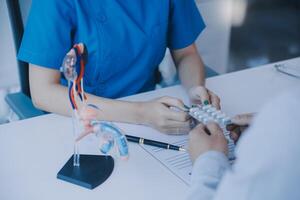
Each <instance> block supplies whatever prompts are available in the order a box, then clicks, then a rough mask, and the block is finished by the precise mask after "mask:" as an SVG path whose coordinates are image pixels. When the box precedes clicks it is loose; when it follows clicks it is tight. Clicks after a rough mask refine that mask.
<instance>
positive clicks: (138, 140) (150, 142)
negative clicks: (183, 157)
mask: <svg viewBox="0 0 300 200" xmlns="http://www.w3.org/2000/svg"><path fill="white" fill-rule="evenodd" d="M126 139H127V140H128V141H129V142H135V143H139V144H146V145H150V146H154V147H160V148H163V149H171V150H175V151H186V149H184V148H183V147H181V146H175V145H172V144H168V143H164V142H159V141H155V140H148V139H144V138H140V137H136V136H132V135H126Z"/></svg>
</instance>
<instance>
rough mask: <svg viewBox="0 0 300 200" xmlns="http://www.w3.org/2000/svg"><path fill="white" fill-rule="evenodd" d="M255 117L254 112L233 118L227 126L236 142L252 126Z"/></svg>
mask: <svg viewBox="0 0 300 200" xmlns="http://www.w3.org/2000/svg"><path fill="white" fill-rule="evenodd" d="M253 117H254V113H248V114H241V115H236V116H235V117H233V118H232V119H231V122H232V123H231V124H229V125H227V126H226V129H227V130H228V131H230V137H231V138H232V139H233V140H234V142H235V143H236V142H237V141H238V139H239V138H240V136H241V135H242V133H243V132H244V131H245V130H246V129H247V128H248V127H249V126H250V124H251V122H252V120H253Z"/></svg>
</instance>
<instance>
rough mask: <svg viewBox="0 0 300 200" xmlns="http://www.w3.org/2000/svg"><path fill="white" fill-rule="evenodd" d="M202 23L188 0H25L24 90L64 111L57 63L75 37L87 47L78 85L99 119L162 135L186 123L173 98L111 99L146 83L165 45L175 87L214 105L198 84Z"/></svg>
mask: <svg viewBox="0 0 300 200" xmlns="http://www.w3.org/2000/svg"><path fill="white" fill-rule="evenodd" d="M204 28H205V24H204V22H203V19H202V17H201V15H200V13H199V11H198V9H197V7H196V5H195V2H194V0H101V1H94V0H85V1H80V0H74V1H70V0H43V1H40V0H33V1H32V7H31V11H30V15H29V18H28V22H27V25H26V29H25V33H24V37H23V40H22V44H21V48H20V50H19V53H18V58H19V59H20V60H23V61H26V62H28V63H30V67H29V76H30V91H31V96H32V100H33V103H34V105H35V106H36V107H38V108H40V109H42V110H45V111H48V112H54V113H59V114H63V115H69V114H70V113H71V112H70V109H71V107H70V105H69V101H68V95H67V88H66V80H65V79H64V78H63V77H62V76H61V74H60V72H59V68H60V66H61V63H62V60H63V58H64V56H65V54H66V53H67V52H68V51H69V49H70V48H72V46H73V45H74V44H76V43H80V42H82V43H84V44H85V45H86V46H87V49H88V51H89V58H88V63H87V65H86V71H85V74H84V88H85V90H86V92H87V93H88V95H87V96H88V101H89V103H92V104H95V105H97V106H98V107H99V108H100V109H101V110H100V111H98V114H97V118H98V119H99V120H109V121H118V122H127V123H137V124H144V125H149V126H152V127H154V128H156V129H158V130H160V131H161V132H165V133H182V132H185V131H187V130H188V129H189V117H188V116H187V114H186V113H185V112H180V111H178V110H177V111H175V110H174V109H171V107H177V108H179V110H180V109H181V110H184V106H183V103H182V101H181V100H179V99H176V98H171V97H161V98H158V99H154V100H151V101H146V102H127V101H120V100H114V99H115V98H119V97H123V96H127V95H133V94H136V93H139V92H145V91H149V90H152V89H154V87H155V84H156V79H155V77H156V73H157V71H158V65H159V63H160V62H161V60H162V59H163V57H164V54H165V50H166V48H167V47H168V48H169V49H170V50H171V54H172V57H173V59H174V61H175V64H176V66H177V68H178V72H179V77H180V80H181V83H182V85H183V86H184V87H185V88H186V91H187V93H188V95H189V97H190V99H191V101H194V102H202V103H204V102H210V103H212V104H214V105H215V106H219V98H218V97H217V96H216V95H215V94H213V93H212V92H211V91H209V90H207V89H206V88H205V75H204V74H205V73H204V65H203V62H202V60H201V58H200V56H199V54H198V52H197V49H196V46H195V44H194V42H195V40H196V38H197V37H198V35H199V34H200V33H201V32H202V31H203V30H204Z"/></svg>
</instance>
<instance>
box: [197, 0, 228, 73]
mask: <svg viewBox="0 0 300 200" xmlns="http://www.w3.org/2000/svg"><path fill="white" fill-rule="evenodd" d="M196 2H197V6H198V8H199V10H200V12H201V14H202V16H203V18H204V21H205V24H206V29H205V30H204V31H203V32H202V34H201V35H200V37H199V38H198V39H197V41H196V44H197V47H198V49H199V52H200V55H201V56H202V58H203V60H204V62H205V64H206V65H207V66H209V67H211V68H212V69H214V70H216V71H217V72H219V73H225V72H227V65H228V57H229V43H230V32H231V13H232V0H196Z"/></svg>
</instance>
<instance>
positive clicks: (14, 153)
mask: <svg viewBox="0 0 300 200" xmlns="http://www.w3.org/2000/svg"><path fill="white" fill-rule="evenodd" d="M287 62H291V63H298V64H299V63H300V58H298V59H294V60H289V61H287ZM297 84H298V85H299V86H300V81H299V80H297V79H295V78H292V77H289V76H286V75H284V74H280V73H278V72H276V71H275V70H274V69H273V68H272V66H271V65H268V66H264V67H259V68H255V69H249V70H244V71H240V72H236V73H231V74H226V75H222V76H219V77H215V78H211V79H208V80H207V85H208V87H209V88H210V89H212V90H213V91H215V92H216V93H217V94H218V95H219V96H220V97H221V99H222V107H223V110H224V111H225V112H227V113H229V114H230V115H233V114H236V113H240V112H252V111H258V110H259V109H260V108H261V106H262V105H263V104H264V103H265V102H267V101H268V100H270V99H272V98H273V97H274V96H275V95H277V94H278V93H280V92H282V91H284V90H286V89H288V88H291V87H294V86H296V85H297ZM163 95H170V96H178V97H182V98H185V97H184V96H185V93H184V92H183V90H182V88H181V87H180V86H176V87H171V88H166V89H162V90H158V91H154V92H150V93H145V94H140V95H135V96H131V97H128V98H127V99H128V100H146V99H150V98H153V97H157V96H163ZM124 117H125V116H124ZM121 127H122V128H124V129H125V131H128V132H130V133H132V132H135V133H137V131H139V132H142V131H143V130H145V129H149V128H147V127H142V126H135V125H125V124H122V125H121ZM71 130H72V126H71V120H70V119H69V118H66V117H62V116H58V115H54V114H50V115H45V116H42V117H37V118H33V119H29V120H24V121H18V122H13V123H10V124H6V125H2V126H0V152H1V155H0V199H1V200H10V199H13V200H19V199H20V200H21V199H22V200H24V199H30V200H34V199H39V200H40V199H51V200H53V199H72V200H76V199H80V200H82V199H126V200H127V199H149V200H150V199H151V200H152V199H184V197H185V195H186V192H187V187H188V186H187V185H185V184H184V183H183V182H182V181H180V180H179V179H178V178H177V177H175V176H174V175H173V174H172V173H171V172H169V171H168V170H167V169H166V168H165V167H164V166H162V165H161V164H160V163H158V162H157V161H156V160H155V159H154V158H152V157H151V156H150V155H149V154H148V153H146V152H145V151H144V150H143V149H142V148H141V147H140V146H139V145H137V144H132V143H130V153H131V157H130V160H129V161H128V162H122V161H117V163H116V167H115V169H114V171H113V174H112V176H111V177H110V178H109V179H108V180H107V181H106V182H105V183H104V184H103V185H100V186H99V187H97V188H96V189H94V190H88V189H84V188H81V187H79V186H76V185H72V184H70V183H67V182H63V181H60V180H58V179H56V173H57V172H58V171H59V169H60V168H61V167H62V166H63V164H64V163H65V162H66V161H67V159H68V158H69V157H70V156H71V154H72V131H71ZM154 132H155V131H153V134H155V133H154ZM85 151H88V152H90V153H94V152H95V149H93V148H88V147H87V148H86V149H85Z"/></svg>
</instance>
